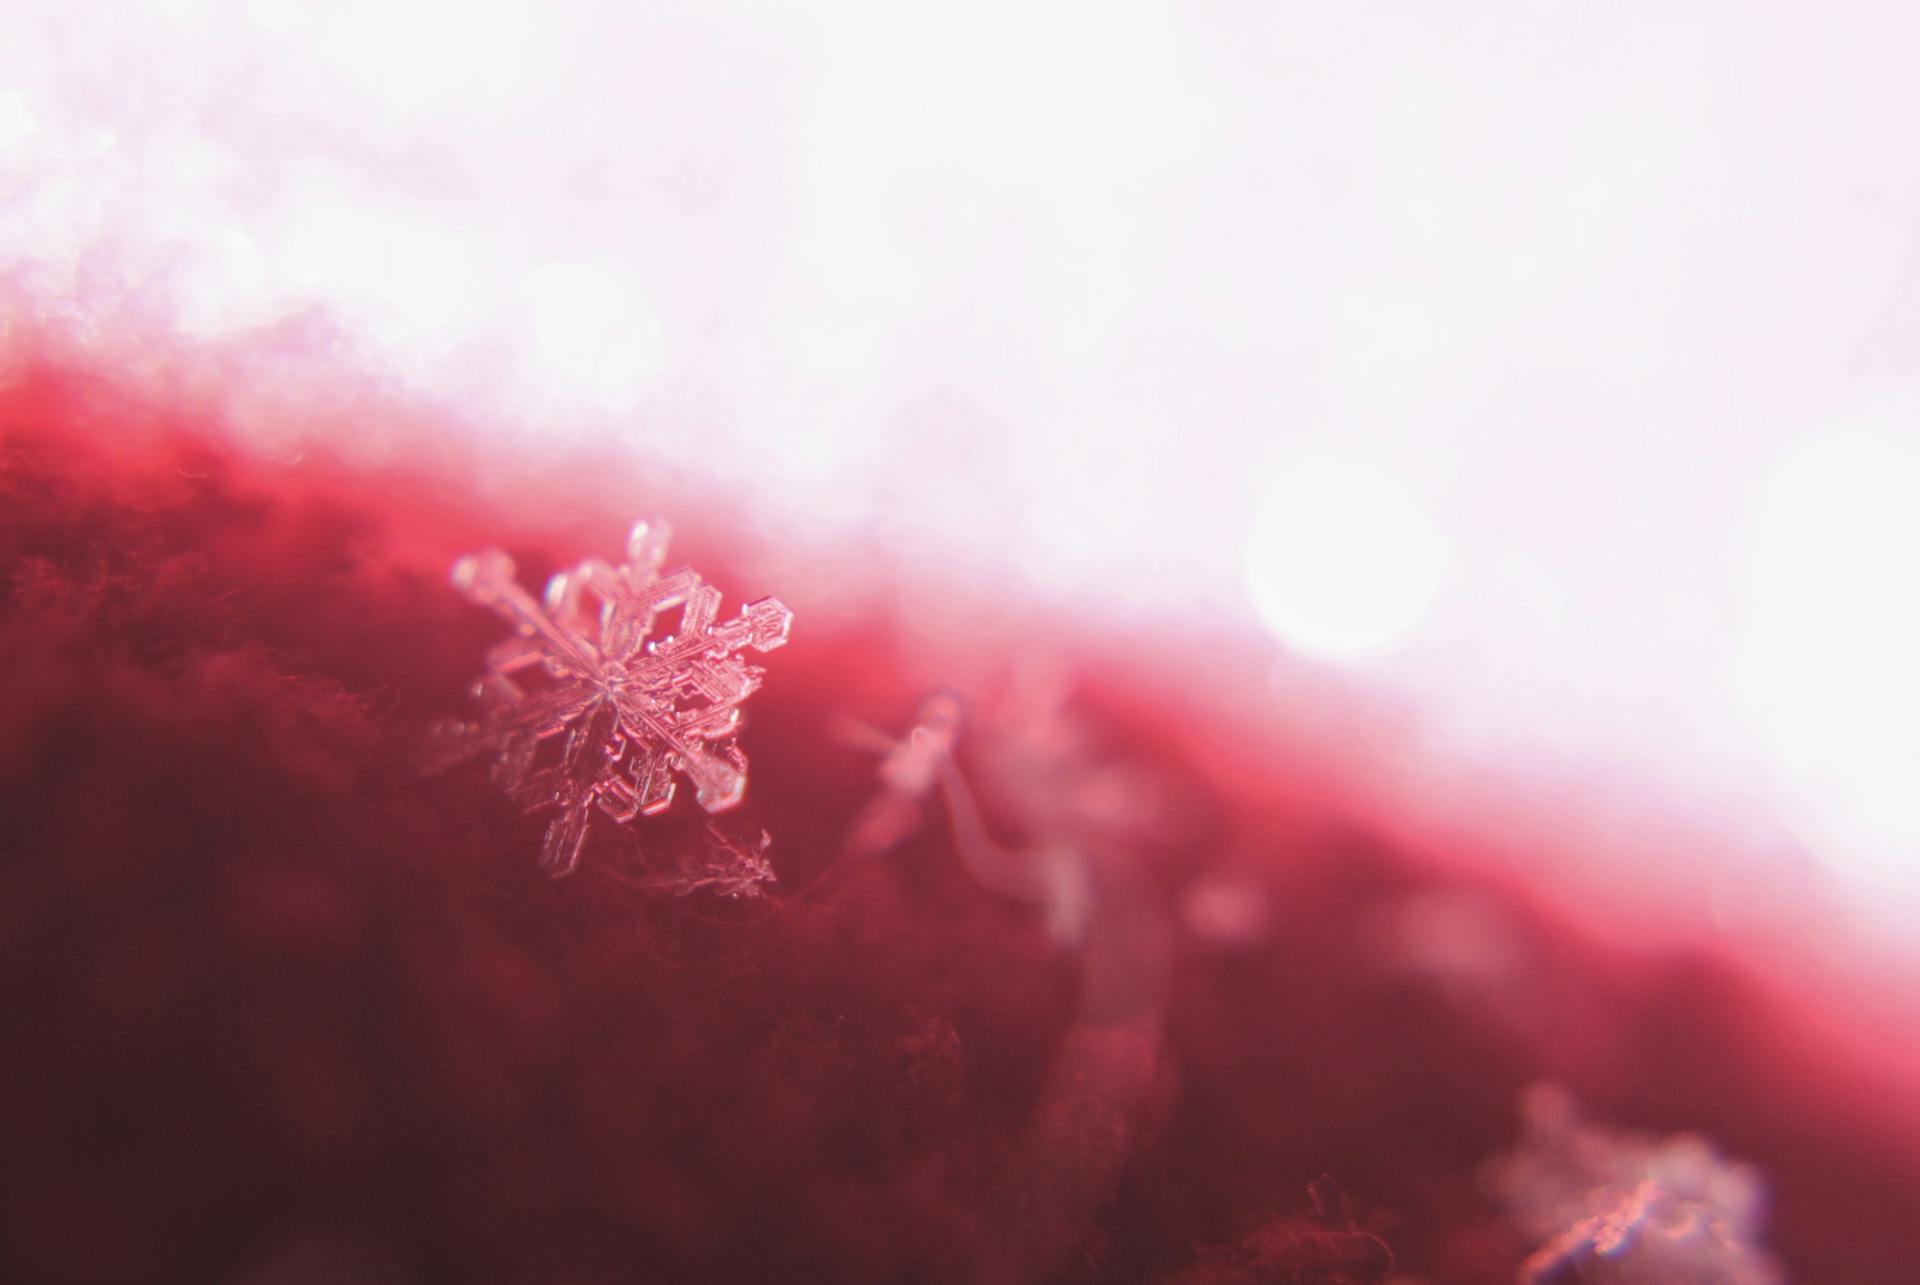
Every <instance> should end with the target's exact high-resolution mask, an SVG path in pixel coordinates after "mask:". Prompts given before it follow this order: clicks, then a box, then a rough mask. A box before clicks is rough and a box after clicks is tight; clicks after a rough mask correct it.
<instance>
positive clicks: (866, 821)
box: [840, 691, 962, 857]
mask: <svg viewBox="0 0 1920 1285" xmlns="http://www.w3.org/2000/svg"><path fill="white" fill-rule="evenodd" d="M961 719H962V712H961V704H960V698H959V697H958V696H955V695H954V694H953V693H951V692H944V691H943V692H935V693H933V694H932V695H930V696H928V697H927V698H926V699H925V700H923V701H922V702H921V703H920V710H919V713H918V715H917V717H916V719H915V722H914V725H913V727H911V728H910V729H908V731H907V734H906V735H905V736H903V737H901V738H900V739H899V740H897V741H896V740H894V739H893V738H892V737H890V736H888V735H887V734H886V733H885V732H882V731H880V730H879V729H877V728H874V727H871V726H869V725H867V724H864V723H856V722H853V721H851V720H849V721H846V722H845V723H843V725H842V727H841V729H840V734H841V739H842V740H844V741H846V742H847V743H849V744H851V745H854V746H857V747H859V748H862V749H867V750H871V751H873V752H875V753H877V754H879V755H881V756H882V757H881V760H880V771H879V776H880V788H879V790H878V791H876V792H875V794H874V796H873V797H872V798H871V799H869V800H868V801H867V803H866V805H865V806H864V807H862V808H861V809H860V812H859V813H858V815H856V816H855V817H854V819H853V824H852V825H851V826H850V827H849V829H848V832H847V842H846V851H847V852H848V853H849V854H851V855H853V856H857V857H875V856H879V855H881V854H882V853H885V852H887V851H889V850H890V849H892V848H893V847H894V846H895V845H897V844H899V843H900V842H901V841H902V840H903V839H905V838H906V837H907V836H908V835H909V834H911V833H913V831H914V830H915V829H916V828H917V827H918V826H919V824H920V815H921V805H922V804H923V802H924V801H925V800H926V797H927V796H928V795H929V794H930V793H932V792H933V787H934V786H935V785H936V784H937V783H938V782H939V780H940V774H941V768H942V765H943V764H944V763H945V762H946V760H947V758H948V757H949V756H951V755H952V753H953V746H954V741H955V740H956V739H957V738H958V737H959V735H960V724H961Z"/></svg>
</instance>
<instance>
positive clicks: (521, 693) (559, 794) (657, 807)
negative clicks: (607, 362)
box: [429, 522, 793, 876]
mask: <svg viewBox="0 0 1920 1285" xmlns="http://www.w3.org/2000/svg"><path fill="white" fill-rule="evenodd" d="M667 537H668V533H667V530H666V528H665V527H664V525H661V524H658V523H647V522H641V523H637V524H636V525H635V526H634V528H633V533H632V535H631V536H630V537H629V538H628V541H627V561H626V562H625V563H624V564H623V565H621V566H618V567H614V566H610V565H608V564H607V563H605V562H603V561H601V560H600V559H597V558H589V559H587V560H585V561H583V562H581V563H580V564H579V565H578V566H576V567H574V568H572V569H570V570H567V571H562V572H560V573H558V574H556V575H555V576H553V577H552V579H550V580H549V581H548V582H547V588H546V594H545V597H544V600H536V599H535V598H534V597H533V596H532V595H531V594H529V593H527V591H526V590H524V589H522V588H521V587H520V585H519V583H518V581H517V580H516V579H515V577H514V566H513V560H512V559H511V558H509V557H508V556H507V555H506V554H504V553H501V552H499V551H497V550H492V551H488V552H486V553H480V554H474V555H472V556H470V557H466V558H462V559H460V561H459V562H458V563H456V564H455V565H454V569H453V577H452V579H453V585H454V588H455V589H457V590H458V591H459V592H460V593H462V594H463V595H464V596H466V597H467V598H468V599H470V600H471V601H473V602H475V603H477V604H479V605H481V606H484V607H487V608H489V609H491V610H493V611H494V612H496V613H498V614H499V615H500V616H501V617H502V618H503V619H505V620H506V621H507V623H508V624H509V625H511V626H512V627H513V630H514V634H513V636H512V637H510V638H508V639H506V640H505V641H503V642H501V643H498V644H496V645H495V646H494V647H493V648H492V649H490V650H489V652H488V653H487V672H486V673H485V674H484V675H483V676H482V677H481V679H480V681H479V682H478V683H476V684H475V686H474V694H475V695H476V697H478V699H479V701H480V703H481V708H482V713H483V718H482V719H481V721H479V722H477V723H468V722H454V723H446V724H442V725H441V726H440V727H438V728H436V729H435V733H434V737H433V742H434V743H433V746H432V748H431V751H430V763H429V767H430V769H437V768H442V767H447V766H450V765H452V764H453V763H456V762H459V761H461V760H463V759H467V758H473V757H477V756H480V755H483V754H490V755H491V756H492V757H493V779H494V781H495V782H496V783H497V784H499V785H500V786H501V787H502V788H503V789H505V790H506V791H507V792H508V794H509V795H510V796H512V797H513V798H514V799H515V800H516V801H517V802H519V803H520V804H521V805H522V806H524V807H526V808H527V809H528V810H529V811H535V810H541V809H552V810H553V812H554V815H553V817H552V819H551V821H550V822H549V824H548V827H547V833H546V837H545V840H544V841H543V843H542V847H541V858H540V860H541V865H542V866H543V867H544V868H545V869H546V870H547V872H548V873H550V874H553V875H555V876H559V875H564V874H568V873H570V872H571V871H572V870H573V869H574V867H575V866H577V865H578V864H579V860H580V854H581V851H582V849H583V848H584V846H585V843H586V839H587V834H588V828H589V823H590V819H591V817H592V813H593V811H594V809H595V808H598V809H599V810H600V811H602V812H604V813H606V814H607V815H608V816H609V817H611V818H612V819H613V820H614V821H615V822H617V823H625V822H628V821H631V820H632V819H633V818H634V817H635V816H639V815H643V814H652V813H656V812H659V811H661V810H663V809H664V808H666V807H667V806H668V805H669V804H670V803H671V802H672V801H673V795H674V785H675V780H674V778H675V776H676V774H678V775H681V776H685V777H686V778H687V779H688V780H689V781H691V782H692V783H693V786H694V795H695V799H696V801H697V802H698V803H699V804H700V806H701V807H703V808H705V809H706V810H707V811H708V812H721V811H724V810H726V809H727V808H730V807H733V806H735V805H736V804H738V803H739V802H740V800H741V799H742V798H743V797H744V795H745V793H746V786H747V761H746V757H745V756H744V755H743V754H742V753H741V752H740V750H739V747H738V746H737V745H735V744H734V742H733V737H734V735H735V733H736V732H737V731H738V730H739V726H740V706H741V704H742V703H743V702H745V701H746V699H747V698H748V697H749V696H751V695H752V694H753V693H754V692H755V691H757V690H758V689H759V686H760V681H761V677H762V671H761V670H760V669H759V668H758V667H757V666H754V665H750V664H748V663H746V662H745V661H744V660H742V659H741V658H740V655H739V653H740V652H742V651H744V650H747V649H752V650H754V651H762V652H765V651H772V650H773V649H774V648H776V647H779V646H781V645H782V644H784V643H785V642H786V641H787V632H788V629H789V628H790V627H791V624H792V620H793V615H792V613H791V612H790V611H788V610H787V608H786V607H785V606H784V605H783V604H781V603H780V602H779V601H778V600H777V599H773V598H762V599H759V600H758V601H755V602H751V603H748V604H747V605H746V606H745V607H744V608H742V609H741V611H740V614H739V615H737V616H735V617H734V618H732V619H730V620H727V621H724V622H721V623H719V624H717V625H716V624H715V623H714V621H715V618H716V617H717V616H718V614H719V609H720V593H719V591H718V590H716V589H714V588H712V587H711V586H709V585H707V584H705V583H704V582H703V581H702V580H701V579H700V577H699V576H698V575H697V574H695V573H694V572H692V571H690V570H686V569H681V570H677V571H673V572H670V573H666V574H662V573H661V571H660V567H661V564H662V562H663V561H664V558H665V554H666V545H667ZM674 608H678V609H679V610H680V622H679V627H678V628H677V629H676V630H675V632H674V633H673V634H672V635H671V636H669V637H665V638H659V639H655V638H653V636H652V635H653V633H654V631H655V628H656V625H657V623H658V618H659V617H660V615H661V613H663V612H666V611H670V610H672V609H674ZM550 744H557V747H558V749H559V753H558V756H557V758H555V757H554V756H553V755H552V754H551V752H550V750H549V749H548V747H549V745H550ZM542 759H548V760H550V761H547V762H544V763H543V762H542Z"/></svg>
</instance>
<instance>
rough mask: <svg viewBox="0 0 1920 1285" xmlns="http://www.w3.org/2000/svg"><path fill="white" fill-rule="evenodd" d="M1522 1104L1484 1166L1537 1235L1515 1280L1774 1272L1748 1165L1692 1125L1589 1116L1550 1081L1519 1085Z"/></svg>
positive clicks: (1765, 1281)
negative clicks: (1520, 1132) (1510, 1139)
mask: <svg viewBox="0 0 1920 1285" xmlns="http://www.w3.org/2000/svg"><path fill="white" fill-rule="evenodd" d="M1521 1110H1522V1114H1523V1115H1524V1117H1525V1120H1526V1135H1525V1137H1524V1138H1523V1139H1522V1140H1521V1143H1520V1145H1519V1147H1518V1148H1517V1149H1516V1150H1515V1151H1514V1152H1513V1153H1512V1154H1511V1155H1509V1156H1507V1157H1505V1158H1504V1159H1502V1160H1500V1161H1498V1162H1497V1163H1496V1164H1495V1165H1494V1166H1493V1168H1492V1169H1491V1171H1490V1173H1489V1177H1490V1180H1491V1182H1492V1185H1493V1186H1494V1188H1495V1190H1496V1191H1497V1192H1498V1194H1499V1195H1500V1196H1501V1197H1502V1198H1503V1199H1504V1201H1505V1203H1506V1205H1507V1209H1508V1212H1509V1214H1510V1216H1511V1217H1512V1218H1513V1221H1514V1223H1515V1225H1516V1226H1517V1227H1518V1228H1519V1229H1520V1231H1521V1232H1522V1233H1524V1234H1525V1235H1527V1236H1528V1237H1530V1238H1531V1239H1533V1240H1534V1241H1536V1242H1538V1243H1539V1248H1538V1249H1537V1250H1536V1251H1535V1252H1534V1253H1533V1254H1532V1256H1531V1257H1529V1258H1528V1259H1527V1261H1526V1263H1525V1265H1524V1266H1523V1268H1522V1269H1521V1273H1520V1279H1521V1281H1522V1282H1539V1283H1544V1282H1548V1281H1619V1282H1638V1281H1662V1282H1670V1283H1671V1285H1782V1283H1783V1282H1784V1280H1785V1277H1784V1275H1783V1274H1782V1273H1781V1271H1780V1268H1779V1266H1778V1265H1777V1264H1776V1263H1775V1262H1774V1260H1773V1259H1772V1258H1771V1257H1770V1256H1769V1255H1768V1254H1767V1253H1766V1252H1765V1250H1764V1249H1763V1248H1762V1246H1761V1239H1760V1233H1761V1221H1762V1215H1763V1214H1764V1212H1765V1190H1764V1188H1763V1186H1762V1183H1761V1180H1760V1176H1759V1174H1758V1173H1757V1172H1756V1171H1755V1170H1754V1169H1753V1168H1752V1167H1750V1166H1748V1165H1743V1164H1739V1163H1737V1162H1735V1161H1731V1160H1728V1159H1726V1158H1724V1157H1723V1156H1721V1155H1720V1154H1719V1152H1718V1151H1716V1150H1715V1149H1714V1147H1713V1146H1712V1144H1710V1143H1709V1142H1707V1141H1706V1140H1705V1139H1704V1138H1701V1137H1698V1136H1696V1135H1693V1134H1673V1135H1669V1136H1662V1135H1659V1134H1651V1133H1633V1132H1628V1131H1624V1130H1614V1129H1606V1128H1602V1127H1600V1126H1598V1125H1594V1124H1590V1123H1588V1122H1587V1121H1586V1120H1584V1119H1583V1118H1582V1117H1581V1115H1580V1112H1579V1110H1578V1108H1577V1107H1576V1106H1575V1105H1574V1102H1573V1099H1572V1098H1571V1097H1570V1096H1569V1095H1568V1094H1567V1093H1566V1091H1565V1090H1563V1089H1560V1088H1557V1087H1555V1086H1551V1085H1539V1086H1535V1087H1534V1088H1533V1089H1531V1090H1529V1091H1528V1093H1527V1095H1526V1097H1525V1098H1524V1099H1523V1100H1522V1103H1521Z"/></svg>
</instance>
